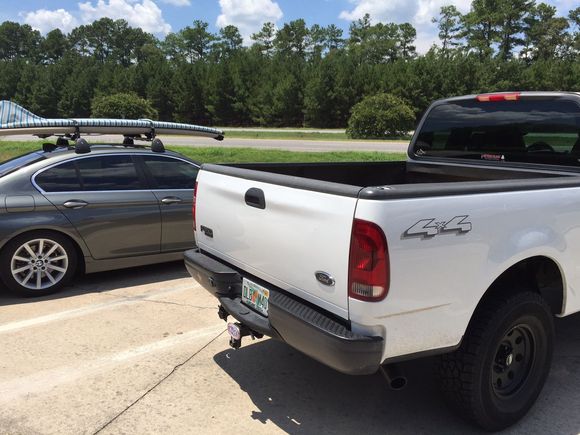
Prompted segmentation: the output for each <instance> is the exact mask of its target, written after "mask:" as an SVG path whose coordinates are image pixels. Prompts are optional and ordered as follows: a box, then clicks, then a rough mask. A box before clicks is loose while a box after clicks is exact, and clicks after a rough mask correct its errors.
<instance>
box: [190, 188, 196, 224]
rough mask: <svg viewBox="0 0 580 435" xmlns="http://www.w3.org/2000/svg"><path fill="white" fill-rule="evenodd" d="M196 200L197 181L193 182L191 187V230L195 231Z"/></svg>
mask: <svg viewBox="0 0 580 435" xmlns="http://www.w3.org/2000/svg"><path fill="white" fill-rule="evenodd" d="M196 200H197V181H196V182H195V186H194V188H193V207H192V210H191V215H192V217H193V231H195V228H196V227H195V202H196Z"/></svg>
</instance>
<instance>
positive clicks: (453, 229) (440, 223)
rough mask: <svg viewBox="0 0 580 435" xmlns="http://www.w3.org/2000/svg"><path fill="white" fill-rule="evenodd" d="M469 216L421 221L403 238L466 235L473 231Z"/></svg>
mask: <svg viewBox="0 0 580 435" xmlns="http://www.w3.org/2000/svg"><path fill="white" fill-rule="evenodd" d="M467 218H469V216H455V217H454V218H452V219H450V220H448V221H446V220H440V219H436V218H432V219H421V220H420V221H419V222H417V223H416V224H414V225H413V226H412V227H411V228H409V229H408V230H407V231H405V232H404V233H403V237H425V238H428V237H435V236H438V235H439V234H445V233H457V234H464V233H468V232H470V231H471V222H468V221H467Z"/></svg>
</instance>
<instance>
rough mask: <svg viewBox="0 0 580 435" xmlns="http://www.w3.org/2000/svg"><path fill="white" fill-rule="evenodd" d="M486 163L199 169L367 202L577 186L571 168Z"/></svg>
mask: <svg viewBox="0 0 580 435" xmlns="http://www.w3.org/2000/svg"><path fill="white" fill-rule="evenodd" d="M520 166H521V168H519V167H518V165H517V164H513V163H512V164H510V167H501V166H499V165H498V164H497V162H494V164H492V165H490V164H486V162H478V161H475V162H473V163H471V162H469V163H435V162H425V163H423V162H415V161H406V162H404V161H401V162H355V163H352V162H345V163H342V162H341V163H244V164H231V165H213V164H206V165H203V169H204V170H205V171H208V172H214V173H217V174H222V175H228V176H231V177H237V178H242V179H246V180H251V181H257V182H263V183H269V184H275V185H278V186H285V187H291V188H295V189H302V190H309V191H314V192H320V193H327V194H332V195H340V196H347V197H352V198H361V199H363V198H366V199H395V198H414V197H429V196H449V195H471V194H477V193H493V192H508V191H522V190H541V189H555V188H563V187H578V186H580V172H579V171H578V170H577V169H575V168H566V169H562V168H558V167H553V168H550V169H546V168H545V167H544V168H538V167H537V166H536V167H534V165H526V164H522V165H520Z"/></svg>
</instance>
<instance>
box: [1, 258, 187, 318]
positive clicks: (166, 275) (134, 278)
mask: <svg viewBox="0 0 580 435" xmlns="http://www.w3.org/2000/svg"><path fill="white" fill-rule="evenodd" d="M187 277H189V274H188V273H187V270H186V269H185V266H184V265H183V261H181V260H178V261H174V262H171V263H161V264H154V265H149V266H139V267H131V268H127V269H119V270H113V271H107V272H99V273H92V274H87V275H83V274H80V275H77V276H76V277H74V278H73V280H72V283H71V284H69V285H67V286H66V287H64V288H63V289H61V290H60V291H58V292H57V293H54V294H52V295H48V296H41V297H37V298H34V297H33V298H22V297H16V296H13V295H12V294H10V292H8V291H7V289H6V288H5V287H4V285H3V284H1V283H0V307H1V306H6V305H16V304H27V303H34V302H41V301H48V300H54V299H61V298H67V297H71V296H78V295H83V294H88V293H103V292H108V291H112V290H117V289H118V288H121V287H129V286H141V285H148V284H153V283H156V282H163V281H169V280H174V279H180V278H187ZM192 282H193V281H192Z"/></svg>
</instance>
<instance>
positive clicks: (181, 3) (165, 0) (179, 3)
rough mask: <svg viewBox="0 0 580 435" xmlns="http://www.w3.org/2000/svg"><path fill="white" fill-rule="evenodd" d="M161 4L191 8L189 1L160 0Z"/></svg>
mask: <svg viewBox="0 0 580 435" xmlns="http://www.w3.org/2000/svg"><path fill="white" fill-rule="evenodd" d="M161 1H162V2H163V3H167V4H168V5H173V6H191V0H161Z"/></svg>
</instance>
